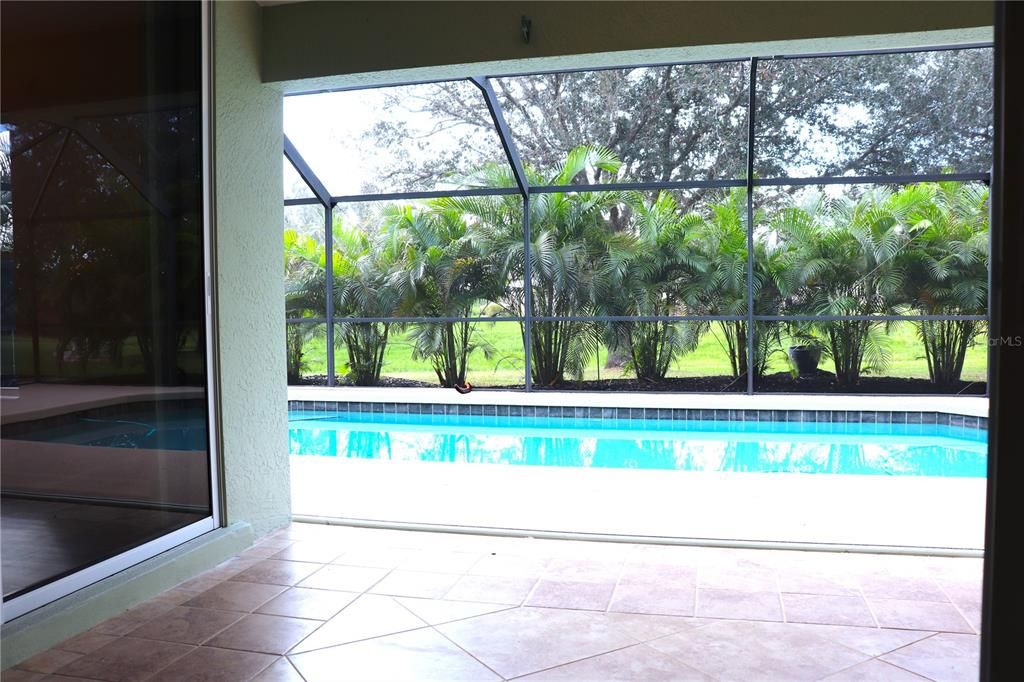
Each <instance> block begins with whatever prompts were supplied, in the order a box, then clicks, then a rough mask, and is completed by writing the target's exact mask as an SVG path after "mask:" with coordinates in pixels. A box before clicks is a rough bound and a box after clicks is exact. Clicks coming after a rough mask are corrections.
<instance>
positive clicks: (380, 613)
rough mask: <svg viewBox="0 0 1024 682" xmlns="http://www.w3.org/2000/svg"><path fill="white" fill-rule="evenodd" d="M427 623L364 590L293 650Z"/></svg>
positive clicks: (391, 601) (400, 607)
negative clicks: (362, 593) (363, 592)
mask: <svg viewBox="0 0 1024 682" xmlns="http://www.w3.org/2000/svg"><path fill="white" fill-rule="evenodd" d="M426 626H427V625H426V623H424V622H423V621H422V620H420V618H418V617H417V616H415V615H414V614H413V613H412V612H410V611H409V610H408V609H407V608H405V607H404V606H402V605H401V604H399V603H398V602H397V601H395V600H394V598H392V597H385V596H380V595H375V594H365V595H363V596H361V597H359V598H358V599H356V600H355V601H354V602H352V603H351V604H349V605H348V606H347V607H345V609H344V610H343V611H342V612H341V613H339V614H338V615H336V616H335V617H334V618H332V619H331V620H329V621H327V622H326V623H324V624H323V626H322V627H320V629H318V630H317V631H316V632H314V633H313V634H311V635H310V636H309V637H307V638H306V639H304V640H303V641H302V642H300V643H299V644H298V645H297V646H295V647H294V648H293V649H292V653H300V652H304V651H311V650H313V649H323V648H325V647H330V646H338V645H340V644H348V643H349V642H355V641H358V640H362V639H369V638H371V637H380V636H382V635H390V634H394V633H397V632H404V631H406V630H414V629H417V628H422V627H426Z"/></svg>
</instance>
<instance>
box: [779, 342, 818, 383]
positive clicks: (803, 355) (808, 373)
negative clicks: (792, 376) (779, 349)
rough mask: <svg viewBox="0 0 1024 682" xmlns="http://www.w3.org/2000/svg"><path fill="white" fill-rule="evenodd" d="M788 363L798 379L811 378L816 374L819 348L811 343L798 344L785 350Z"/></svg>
mask: <svg viewBox="0 0 1024 682" xmlns="http://www.w3.org/2000/svg"><path fill="white" fill-rule="evenodd" d="M787 353H788V355H789V361H790V363H792V365H793V368H794V369H795V370H796V373H797V376H799V377H813V376H814V375H816V374H817V373H818V363H819V362H820V361H821V346H819V345H817V344H816V343H813V342H808V343H800V344H795V345H792V346H790V347H789V348H788V349H787Z"/></svg>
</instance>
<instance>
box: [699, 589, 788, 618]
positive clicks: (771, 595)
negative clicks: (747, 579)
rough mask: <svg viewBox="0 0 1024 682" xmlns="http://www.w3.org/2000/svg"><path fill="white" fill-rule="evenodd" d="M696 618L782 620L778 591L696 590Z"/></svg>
mask: <svg viewBox="0 0 1024 682" xmlns="http://www.w3.org/2000/svg"><path fill="white" fill-rule="evenodd" d="M696 615H697V617H698V618H728V619H732V620H772V621H781V620H782V605H781V604H780V602H779V593H778V592H747V591H743V590H722V589H704V588H701V589H699V590H697V610H696Z"/></svg>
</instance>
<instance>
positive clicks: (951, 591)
mask: <svg viewBox="0 0 1024 682" xmlns="http://www.w3.org/2000/svg"><path fill="white" fill-rule="evenodd" d="M938 584H939V587H941V588H942V591H943V592H945V593H946V596H948V597H949V599H950V601H952V602H953V603H954V604H956V605H957V606H961V607H978V608H980V607H981V581H980V580H942V579H940V580H938Z"/></svg>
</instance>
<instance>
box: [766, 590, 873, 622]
mask: <svg viewBox="0 0 1024 682" xmlns="http://www.w3.org/2000/svg"><path fill="white" fill-rule="evenodd" d="M782 608H783V610H784V612H785V615H786V622H787V623H820V624H823V625H859V626H862V627H869V628H871V627H875V619H874V617H873V616H872V615H871V610H870V609H868V605H867V602H865V601H864V599H863V598H862V597H859V596H845V595H837V594H786V593H783V594H782Z"/></svg>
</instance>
